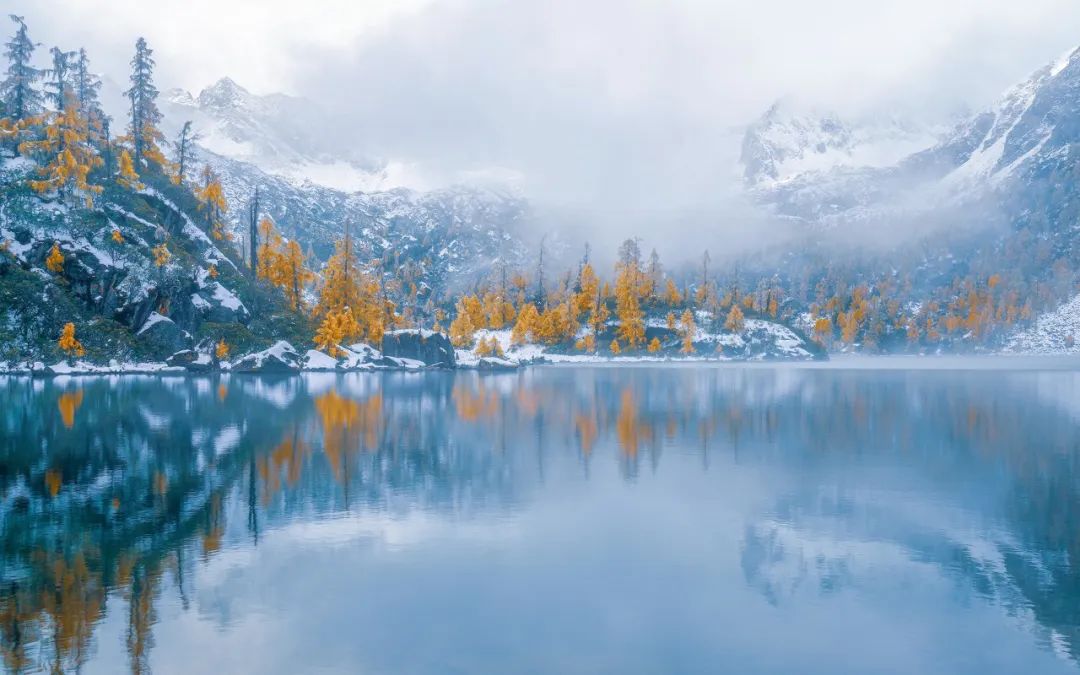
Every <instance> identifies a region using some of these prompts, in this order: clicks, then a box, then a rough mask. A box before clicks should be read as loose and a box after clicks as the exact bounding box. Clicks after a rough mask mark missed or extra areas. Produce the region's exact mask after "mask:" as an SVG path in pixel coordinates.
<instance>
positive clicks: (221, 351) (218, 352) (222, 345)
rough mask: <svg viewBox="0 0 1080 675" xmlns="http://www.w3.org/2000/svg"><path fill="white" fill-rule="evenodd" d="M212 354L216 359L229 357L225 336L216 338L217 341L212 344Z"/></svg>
mask: <svg viewBox="0 0 1080 675" xmlns="http://www.w3.org/2000/svg"><path fill="white" fill-rule="evenodd" d="M214 356H215V357H217V360H218V361H223V360H225V359H227V358H229V343H227V342H225V338H221V339H220V340H218V343H217V344H216V345H215V346H214Z"/></svg>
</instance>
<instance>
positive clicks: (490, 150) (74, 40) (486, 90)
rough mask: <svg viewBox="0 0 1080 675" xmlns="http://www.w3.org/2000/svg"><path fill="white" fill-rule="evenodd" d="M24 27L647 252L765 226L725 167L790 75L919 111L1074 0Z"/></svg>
mask: <svg viewBox="0 0 1080 675" xmlns="http://www.w3.org/2000/svg"><path fill="white" fill-rule="evenodd" d="M17 4H24V5H25V6H22V7H16V8H15V11H16V12H18V13H24V14H26V16H27V20H28V22H29V23H30V27H31V31H32V36H33V37H34V39H35V40H38V41H41V42H42V43H44V44H45V45H51V44H61V45H63V46H64V47H66V48H74V47H78V46H86V47H87V48H88V50H89V51H90V54H91V57H92V58H93V59H94V61H95V65H96V66H97V67H98V68H99V69H100V70H102V71H104V72H107V73H110V74H112V75H113V76H114V77H116V78H117V79H119V77H120V74H121V73H125V72H126V62H127V60H128V58H129V57H130V52H131V45H132V43H133V42H134V39H135V37H136V36H137V35H145V36H146V37H147V39H148V40H149V42H150V44H151V46H152V47H154V48H155V50H156V58H157V62H158V80H159V86H160V88H161V89H166V88H168V87H170V86H182V87H184V88H187V89H192V90H196V91H197V90H198V89H200V88H201V87H202V86H205V85H206V84H208V83H210V82H212V81H213V80H216V79H217V78H218V77H221V76H224V75H228V76H231V77H232V78H233V79H235V80H236V81H238V82H240V83H241V84H243V85H244V86H246V87H248V88H250V89H252V90H253V91H255V92H258V93H269V92H273V91H282V92H287V93H292V94H295V95H300V96H304V97H307V98H310V99H312V100H315V101H318V102H320V103H321V104H323V105H324V106H326V107H327V109H329V110H331V111H332V113H333V116H334V120H335V121H334V123H333V124H331V125H329V126H328V128H327V133H332V134H334V135H335V136H337V137H339V138H340V139H341V143H342V144H343V145H345V144H347V145H349V146H353V147H359V148H362V149H363V152H364V153H365V154H367V155H370V156H372V157H376V158H379V159H381V160H383V161H387V162H395V163H399V164H400V165H402V166H406V167H408V170H409V172H410V173H411V175H410V177H409V178H410V181H411V182H414V183H417V184H424V185H431V186H437V185H445V184H450V183H454V182H460V181H473V182H475V181H489V182H497V183H499V184H506V183H509V184H511V185H512V186H513V188H514V189H516V190H519V191H520V192H521V193H522V194H523V195H524V196H526V197H527V198H529V199H530V201H532V202H533V203H534V204H535V205H536V209H537V218H536V222H537V224H538V225H537V227H538V228H539V229H545V230H546V229H552V228H553V229H559V230H560V231H561V232H564V233H567V236H569V237H570V238H575V239H582V240H583V239H589V240H592V241H593V242H594V244H595V247H596V248H597V249H605V248H611V247H613V246H614V243H615V242H617V241H618V240H619V239H621V238H623V237H625V236H628V235H637V236H641V237H642V238H643V239H644V241H645V244H644V247H645V249H646V250H648V249H649V248H651V247H652V246H656V247H657V248H659V249H660V250H661V252H662V254H664V255H665V257H669V258H671V257H679V256H682V257H696V256H697V255H699V254H700V250H701V249H702V248H703V247H705V246H709V247H711V248H714V249H721V250H734V249H744V248H745V247H748V246H750V247H760V246H768V245H770V244H771V243H773V242H774V240H775V239H776V238H777V237H780V236H782V233H783V230H784V228H783V227H782V226H780V225H779V224H778V223H776V222H774V221H773V220H771V219H768V218H765V217H764V216H762V214H761V213H760V212H759V211H758V210H757V209H756V208H754V207H753V206H752V205H751V204H749V203H748V202H747V200H746V198H745V196H744V195H743V191H742V189H741V185H740V183H739V167H738V163H737V159H738V150H739V142H740V139H741V134H742V131H743V129H744V127H745V125H746V124H747V123H748V122H750V121H752V120H754V119H755V118H756V117H758V116H759V115H760V114H761V113H762V112H763V111H764V110H765V109H766V108H767V107H768V106H769V105H770V104H771V103H772V102H773V101H774V100H776V99H777V98H780V97H784V96H792V97H796V98H798V99H799V100H802V101H806V102H808V103H811V104H813V105H815V106H820V107H824V108H827V109H831V110H836V111H838V112H840V113H841V114H844V115H850V116H859V115H874V114H886V113H887V114H890V115H901V116H907V117H913V118H919V119H920V120H922V121H931V122H933V121H940V120H944V119H946V118H948V117H949V116H951V115H955V113H956V111H957V110H960V109H965V108H966V109H971V108H979V107H982V106H985V105H987V104H988V103H989V102H991V101H992V100H993V99H994V98H995V97H996V96H997V95H998V94H1000V93H1001V92H1002V91H1003V90H1004V89H1005V88H1007V87H1008V86H1010V85H1011V84H1013V83H1015V82H1016V81H1019V80H1021V79H1023V78H1024V77H1026V76H1027V75H1028V74H1029V73H1030V72H1031V71H1033V70H1035V69H1036V68H1038V67H1040V66H1041V65H1043V64H1044V63H1046V62H1048V61H1050V60H1052V59H1054V58H1055V57H1057V56H1058V55H1059V54H1060V53H1061V52H1063V51H1065V50H1066V49H1068V48H1070V47H1073V46H1075V44H1076V42H1077V40H1078V38H1077V37H1076V34H1075V27H1076V26H1078V25H1080V4H1078V3H1076V2H1075V0H1030V1H1029V2H1025V3H1016V2H1015V1H1014V0H946V1H941V0H903V1H900V0H883V1H881V2H872V3H868V2H865V0H820V1H818V2H814V3H807V2H800V1H799V0H766V1H763V2H758V3H747V2H741V1H737V0H679V1H675V2H661V1H659V0H586V1H584V2H583V1H581V0H514V1H512V2H511V1H509V0H505V1H504V0H446V1H445V2H437V1H434V0H409V1H404V2H403V1H402V0H393V1H391V0H368V1H366V2H348V1H346V0H324V1H322V2H309V3H303V4H302V5H299V6H298V5H295V3H286V2H281V1H278V0H273V1H264V2H256V1H255V0H241V1H235V0H234V1H233V2H220V1H215V2H211V1H210V0H190V1H188V2H184V3H179V2H166V3H161V5H162V6H161V7H157V6H155V7H154V9H153V10H152V11H151V10H149V9H147V7H146V5H145V3H142V2H138V1H137V0H115V1H114V2H110V3H108V4H107V5H106V4H105V3H100V2H96V1H95V0H54V1H52V2H41V3H34V4H31V3H28V2H27V3H21V2H20V3H17Z"/></svg>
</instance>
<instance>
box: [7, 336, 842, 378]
mask: <svg viewBox="0 0 1080 675" xmlns="http://www.w3.org/2000/svg"><path fill="white" fill-rule="evenodd" d="M817 358H820V356H817V355H809V354H807V355H805V356H804V355H796V356H794V357H784V358H775V357H770V356H768V355H765V354H758V355H754V356H751V357H739V356H721V355H710V356H682V355H678V356H673V355H671V354H664V355H627V356H610V357H609V356H596V355H589V354H566V353H553V352H551V353H549V352H545V351H543V350H542V349H520V350H517V352H516V353H513V352H512V353H511V354H510V355H509V356H505V355H504V356H495V355H488V356H478V355H477V354H476V353H475V351H474V350H460V349H454V347H453V345H452V344H451V343H450V340H449V339H448V338H447V337H446V335H444V334H442V333H436V332H433V331H425V330H415V329H407V330H397V331H391V332H389V333H387V334H386V335H385V336H384V337H383V342H382V350H381V351H380V350H378V349H375V348H374V347H371V346H370V345H367V344H363V343H358V344H354V345H349V346H347V347H341V348H340V354H339V355H338V356H337V357H334V356H331V355H329V354H327V353H325V352H321V351H318V350H314V349H309V350H307V351H305V352H301V351H300V350H298V349H296V348H295V347H293V345H291V344H290V343H289V342H287V341H285V340H281V341H278V342H277V343H275V344H274V345H272V346H271V347H269V348H267V349H264V350H262V351H259V352H254V353H251V354H246V355H243V356H240V357H237V358H236V359H233V360H223V359H217V358H216V357H215V356H214V355H213V354H212V353H210V352H208V351H200V350H195V349H184V350H181V351H178V352H176V353H174V354H173V355H172V356H170V357H169V358H168V359H166V360H165V361H163V362H154V361H149V362H121V361H117V360H112V361H110V362H109V363H107V364H95V363H89V362H86V361H80V360H75V361H61V362H59V363H55V364H45V363H43V362H41V361H37V362H33V363H16V364H11V363H5V362H0V375H22V376H27V375H29V376H35V377H56V376H74V375H191V374H195V375H199V374H214V373H218V374H222V373H224V374H227V373H232V374H274V375H288V374H294V373H302V372H342V373H345V372H371V371H407V372H417V371H424V370H479V371H513V370H517V369H518V368H521V367H524V366H529V365H541V364H559V363H563V364H575V363H576V364H582V365H587V364H598V363H604V364H612V363H613V364H619V363H627V364H629V363H664V362H671V363H676V362H698V363H709V362H738V361H773V360H812V359H817Z"/></svg>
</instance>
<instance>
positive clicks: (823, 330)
mask: <svg viewBox="0 0 1080 675" xmlns="http://www.w3.org/2000/svg"><path fill="white" fill-rule="evenodd" d="M832 334H833V323H832V319H830V318H829V317H827V316H819V317H818V318H817V319H815V320H814V337H815V338H816V339H817V341H818V342H820V343H821V344H826V343H828V341H829V340H831V339H832Z"/></svg>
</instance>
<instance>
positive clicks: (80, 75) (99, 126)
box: [71, 49, 108, 146]
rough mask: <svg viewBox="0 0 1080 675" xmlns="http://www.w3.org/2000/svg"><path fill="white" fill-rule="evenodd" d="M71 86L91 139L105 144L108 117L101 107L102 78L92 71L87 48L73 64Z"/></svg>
mask: <svg viewBox="0 0 1080 675" xmlns="http://www.w3.org/2000/svg"><path fill="white" fill-rule="evenodd" d="M71 87H72V89H73V90H74V92H75V101H76V103H77V104H78V106H79V114H81V115H82V116H83V117H85V118H86V123H87V128H88V129H89V131H90V139H91V141H93V142H94V144H96V145H99V146H103V145H104V144H105V143H106V142H107V141H108V118H107V117H106V115H105V112H104V111H103V110H102V109H101V101H100V99H99V98H98V94H99V92H100V91H101V80H100V79H99V78H98V76H97V75H94V74H93V73H91V72H90V59H89V57H87V55H86V50H85V49H80V50H79V52H78V55H77V57H76V58H75V62H74V63H73V64H72V74H71Z"/></svg>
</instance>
